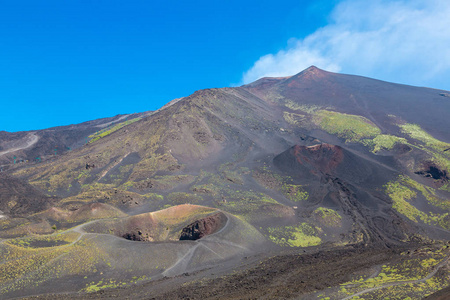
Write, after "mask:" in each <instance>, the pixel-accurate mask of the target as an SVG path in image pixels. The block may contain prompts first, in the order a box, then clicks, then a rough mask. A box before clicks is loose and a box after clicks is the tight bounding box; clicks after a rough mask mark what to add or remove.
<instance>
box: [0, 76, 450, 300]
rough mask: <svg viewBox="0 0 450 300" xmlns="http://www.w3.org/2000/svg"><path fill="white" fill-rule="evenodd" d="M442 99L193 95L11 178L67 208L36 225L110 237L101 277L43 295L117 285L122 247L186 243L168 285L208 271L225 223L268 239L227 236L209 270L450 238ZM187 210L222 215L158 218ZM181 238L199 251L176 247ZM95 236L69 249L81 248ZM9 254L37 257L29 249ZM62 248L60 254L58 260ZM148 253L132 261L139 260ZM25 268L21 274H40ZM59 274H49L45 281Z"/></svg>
mask: <svg viewBox="0 0 450 300" xmlns="http://www.w3.org/2000/svg"><path fill="white" fill-rule="evenodd" d="M443 92H444V91H439V90H433V89H426V88H417V87H410V86H404V85H398V84H392V83H386V82H382V81H378V80H373V79H369V78H364V77H358V76H351V75H342V74H335V73H329V72H325V71H322V70H320V69H317V68H315V67H310V68H308V69H306V70H305V71H303V72H301V73H299V74H297V75H295V76H292V77H287V78H264V79H261V80H259V81H256V82H254V83H252V84H249V85H245V86H242V87H237V88H222V89H208V90H202V91H198V92H195V93H194V94H193V95H190V96H188V97H185V98H181V99H177V100H176V101H173V102H171V103H170V104H169V105H167V106H166V107H164V108H163V109H160V110H159V111H157V112H155V113H154V114H152V115H149V116H145V117H142V119H140V120H137V121H136V122H133V123H132V124H125V126H123V127H121V128H120V129H118V130H115V131H114V132H111V133H109V134H108V135H105V136H102V138H99V139H94V138H93V139H92V140H91V142H90V143H88V144H87V145H85V146H83V147H81V148H78V149H76V150H73V151H70V152H68V153H65V154H64V155H63V156H60V157H56V159H55V160H53V161H48V162H46V163H41V164H36V165H26V164H23V165H21V166H19V167H16V168H15V169H13V170H11V171H10V173H12V175H14V176H16V177H19V178H21V180H26V181H28V182H29V183H30V184H31V185H33V186H34V187H35V188H38V189H40V190H41V191H43V192H44V193H46V194H47V195H49V196H52V197H59V198H60V199H61V200H59V201H58V202H57V203H55V204H54V207H53V208H48V207H46V208H44V207H43V208H42V211H41V212H33V213H32V214H31V213H30V214H29V215H27V216H25V217H26V218H25V220H26V221H27V222H47V224H51V225H53V231H56V232H55V233H54V234H57V231H58V230H64V231H62V232H64V233H66V232H70V233H71V234H73V232H75V233H77V232H78V231H79V230H78V229H79V228H81V227H78V226H83V227H82V228H83V230H86V232H89V233H92V234H95V235H96V237H99V238H100V237H101V238H102V239H103V240H101V241H100V240H99V241H100V242H98V243H97V242H96V244H95V249H97V250H98V251H100V252H102V251H108V253H109V254H108V255H109V256H108V257H110V258H111V259H112V260H110V261H109V262H110V264H111V265H108V264H106V265H105V264H103V265H102V267H101V271H100V272H102V275H104V276H103V277H102V276H100V275H99V270H100V267H98V266H97V265H95V264H94V265H93V266H92V268H90V269H86V270H79V272H78V273H77V272H75V273H71V274H66V273H64V274H62V275H61V280H64V278H69V277H70V278H72V279H71V280H72V281H73V282H76V284H74V285H73V286H70V287H69V286H59V287H58V286H55V285H47V284H43V286H42V289H41V290H40V293H45V292H64V291H65V292H75V291H81V289H80V286H81V285H83V284H84V285H87V287H86V289H84V291H92V290H96V289H101V288H108V287H117V284H115V283H117V282H119V281H120V274H119V273H120V272H119V273H116V272H114V266H115V263H114V262H116V263H118V262H119V261H120V257H121V255H120V253H121V252H120V251H119V250H117V251H116V250H114V248H111V246H110V244H109V243H110V242H111V241H113V240H114V241H116V240H117V241H121V242H120V243H127V245H130V247H137V248H139V249H141V247H143V248H145V247H165V246H164V245H166V243H173V244H176V245H179V246H176V247H180V248H179V249H182V250H180V251H179V252H177V253H178V254H177V255H178V256H177V257H178V259H179V261H178V262H177V263H176V264H175V265H174V264H173V262H174V261H173V260H170V261H171V263H167V264H164V266H162V268H163V270H158V272H161V273H158V272H157V273H158V274H165V275H168V276H175V275H180V274H183V272H186V271H187V270H199V269H201V268H202V264H201V263H196V264H193V263H192V262H200V261H202V254H199V253H198V252H197V251H193V250H192V249H191V248H190V247H191V245H194V244H192V243H195V245H197V244H199V243H203V242H202V240H204V239H211V238H212V237H214V238H215V239H216V240H220V239H222V237H221V235H220V234H219V233H223V232H224V231H222V229H220V228H222V227H221V226H222V225H220V224H222V223H223V219H224V216H226V217H227V218H228V220H235V221H236V222H237V223H236V224H240V225H236V226H237V227H236V226H235V228H236V230H239V229H238V228H247V229H246V232H250V233H251V234H250V235H252V236H254V237H256V238H255V239H252V240H251V241H252V242H251V244H246V242H245V241H246V238H242V237H240V236H239V234H238V232H235V231H233V230H232V228H233V227H226V228H227V232H230V234H234V236H230V237H229V238H228V239H227V240H226V241H225V240H224V242H223V243H221V244H220V245H219V244H217V245H216V246H217V247H216V246H215V247H213V248H211V247H210V248H211V249H212V250H211V251H212V252H211V253H213V252H215V253H217V255H216V256H215V260H214V262H212V263H208V264H206V263H205V265H204V266H203V267H206V266H208V267H211V266H215V268H217V270H220V268H221V267H220V264H218V263H219V262H222V263H223V262H227V261H230V259H231V258H232V257H231V256H229V255H224V254H223V253H222V252H220V251H219V250H218V247H219V248H220V247H222V248H223V251H225V252H227V251H230V253H235V254H236V255H237V256H236V257H239V256H244V255H245V256H251V255H252V254H257V253H260V252H263V254H269V253H271V254H273V253H275V254H276V253H281V252H283V251H284V252H285V251H293V252H295V253H298V252H302V251H306V250H307V251H315V250H318V249H329V248H330V249H331V248H335V247H364V248H373V247H380V248H384V247H391V248H392V247H406V246H408V245H411V244H420V243H430V242H433V240H444V241H445V240H448V239H450V232H449V230H450V222H449V221H450V218H449V216H448V213H449V210H450V203H449V195H450V188H449V183H448V174H449V173H450V151H448V149H449V148H450V144H449V142H450V136H449V135H448V132H449V131H448V130H446V128H447V129H448V128H450V123H449V122H450V121H449V119H448V118H447V115H446V113H445V112H448V111H450V102H449V101H448V99H447V98H446V97H442V96H441V94H442V93H443ZM419 112H420V113H419ZM95 203H100V204H101V205H93V204H95ZM185 204H190V205H194V206H195V207H196V205H199V206H200V207H209V208H207V209H210V210H211V213H212V215H213V216H214V217H212V216H210V215H208V216H202V217H200V215H196V217H195V218H193V219H189V220H187V221H186V223H182V224H181V223H180V224H178V223H176V222H175V223H176V224H177V225H176V224H175V223H170V226H168V225H165V224H166V223H164V222H159V223H158V222H156V221H155V218H154V217H155V214H156V213H151V212H153V211H158V210H161V209H165V208H167V207H171V206H175V207H177V205H185ZM182 207H186V206H182ZM94 210H95V213H94ZM218 210H220V212H219V211H218ZM77 212H79V213H77ZM222 214H223V215H222ZM96 215H98V216H99V217H98V218H101V220H98V221H95V219H96V217H95V216H96ZM5 216H6V217H9V218H6V219H5V220H2V222H7V223H8V224H10V225H8V226H9V227H7V228H8V230H10V231H12V230H15V229H16V231H15V232H23V233H22V235H23V236H24V237H23V239H26V238H27V237H26V232H24V231H20V230H19V229H17V228H15V227H14V224H16V223H14V222H13V221H14V218H12V217H13V216H11V215H7V214H6V215H5ZM75 216H76V217H75ZM205 218H206V219H205ZM84 222H87V223H89V224H86V223H84ZM92 222H95V223H92ZM7 223H4V224H7ZM11 224H12V225H11ZM17 224H19V223H17ZM91 225H92V226H94V225H95V226H94V227H91ZM4 226H6V225H4ZM17 226H19V225H17ZM164 226H166V228H164ZM239 226H241V227H239ZM5 228H6V227H5ZM164 229H165V230H164ZM89 230H92V231H89ZM241 230H242V229H241ZM78 233H79V232H78ZM206 233H211V234H209V235H206ZM182 235H183V236H185V237H189V239H193V237H196V238H198V239H197V240H196V241H194V242H192V241H189V240H188V241H185V240H181V241H174V240H173V239H174V237H181V236H182ZM50 236H53V235H50ZM5 237H7V236H6V235H5ZM15 238H16V239H17V237H16V236H15ZM84 238H85V236H83V239H81V238H80V239H78V238H75V239H73V240H71V241H70V242H69V244H70V247H78V246H83V244H79V243H82V242H83V241H84ZM19 239H20V237H19ZM127 240H128V241H127ZM205 241H206V240H205ZM249 241H250V240H249ZM2 242H3V243H2V244H11V243H12V244H14V245H13V246H14V247H16V248H14V249H15V250H17V251H25V250H24V249H23V248H26V246H24V245H21V244H20V242H18V240H4V241H2ZM131 245H136V246H131ZM142 245H144V246H142ZM170 245H172V244H170ZM227 245H228V246H227ZM255 245H257V247H255ZM205 246H207V247H209V246H208V245H205ZM67 247H69V246H67ZM174 247H175V246H174ZM197 247H200V246H197ZM137 248H136V249H137ZM203 248H205V247H204V246H202V249H203ZM55 249H56V248H55ZM55 249H53V248H52V251H49V252H48V253H49V255H50V253H54V254H53V255H59V254H57V253H58V252H54V250H55ZM105 249H106V250H105ZM164 249H165V248H164ZM174 249H175V248H174ZM177 249H178V248H177ZM196 249H197V248H196ZM205 249H206V248H205ZM233 249H241V250H242V251H237V252H234V250H233ZM288 249H289V250H288ZM27 251H28V250H27ZM127 251H134V250H127ZM140 251H141V250H136V251H134V252H133V255H135V258H136V260H140V253H141V252H140ZM436 251H437V250H436ZM163 252H164V251H163ZM11 253H12V252H11ZM46 253H47V252H46ZM89 253H90V252H89V251H88V252H87V254H86V255H88V256H89V255H91V254H89ZM158 253H159V252H158ZM211 253H209V254H211ZM11 255H12V254H11ZM159 255H161V256H159ZM168 255H169V254H168ZM211 255H212V254H211ZM163 256H164V255H163V254H158V260H164V258H163ZM27 257H28V256H26V255H25V256H21V257H20V258H19V259H18V260H17V261H18V263H20V264H25V265H26V264H29V263H30V262H29V260H28V258H27ZM52 259H53V256H52ZM44 265H45V268H46V269H50V270H53V269H52V268H53V267H52V264H49V263H48V262H43V266H44ZM174 266H177V267H174ZM181 266H182V267H181ZM222 266H223V265H222ZM43 268H44V267H43ZM133 268H134V267H133ZM133 268H131V269H130V270H129V274H130V276H131V275H132V274H133V272H135V274H136V275H135V276H137V277H139V278H140V276H142V274H144V273H145V270H144V269H145V268H146V267H145V266H142V268H143V269H139V270H138V269H136V270H134V269H133ZM136 268H137V266H136ZM152 270H153V269H152ZM147 271H148V272H150V269H148V270H147ZM152 272H153V271H152ZM150 273H151V272H150ZM157 273H155V274H157ZM33 274H34V273H33ZM36 274H37V273H36ZM58 274H59V273H58V272H56V271H54V270H53V271H49V275H48V276H49V277H46V278H59V277H58V276H59V275H58ZM152 274H153V273H152ZM8 276H9V277H8V278H7V279H5V281H3V283H2V286H3V291H5V295H8V296H11V295H19V294H18V293H19V290H20V295H32V294H33V293H36V292H34V286H35V285H36V284H37V285H40V284H41V283H40V282H38V281H37V279H36V278H37V277H33V276H34V275H33V276H31V275H30V276H29V275H28V271H24V272H23V273H21V274H16V273H14V274H11V275H8ZM67 276H69V277H67ZM23 278H27V280H23ZM90 278H95V279H96V280H100V279H102V280H101V281H102V283H99V281H95V280H94V281H92V280H91V281H90ZM152 278H153V277H152ZM143 280H145V281H148V280H149V278H147V277H146V278H144V279H143ZM14 282H21V285H15V284H13V283H14ZM106 282H112V283H111V284H106ZM94 286H95V287H94ZM89 287H91V288H89ZM443 287H445V286H441V285H439V286H437V285H436V286H435V287H434V289H435V290H437V289H440V288H443ZM431 290H432V289H431ZM308 292H310V291H308ZM355 293H356V292H355Z"/></svg>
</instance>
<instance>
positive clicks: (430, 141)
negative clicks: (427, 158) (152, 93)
mask: <svg viewBox="0 0 450 300" xmlns="http://www.w3.org/2000/svg"><path fill="white" fill-rule="evenodd" d="M399 126H400V128H401V129H402V131H403V132H404V133H406V134H408V135H409V136H410V137H412V138H413V139H416V140H418V141H421V142H423V143H425V145H427V146H428V147H430V148H433V149H436V150H439V151H444V150H445V149H448V148H450V144H449V143H445V142H442V141H440V140H438V139H436V138H434V137H433V136H432V135H431V134H429V133H428V132H426V131H425V130H423V129H422V128H421V127H420V126H419V125H417V124H409V123H406V124H401V125H399Z"/></svg>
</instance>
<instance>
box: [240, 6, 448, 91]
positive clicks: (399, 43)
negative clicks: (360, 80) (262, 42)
mask: <svg viewBox="0 0 450 300" xmlns="http://www.w3.org/2000/svg"><path fill="white" fill-rule="evenodd" d="M330 20H331V21H330V24H328V25H327V26H325V27H323V28H320V29H318V30H316V31H315V32H314V33H312V34H310V35H309V36H307V37H305V38H303V39H294V40H292V41H290V42H289V43H288V44H289V45H290V46H289V47H288V48H287V49H285V50H281V51H279V52H278V53H276V54H268V55H265V56H263V57H261V58H260V59H259V60H258V61H256V62H255V64H254V65H253V67H252V68H250V69H249V70H248V71H247V72H245V73H244V74H243V82H244V83H248V82H252V81H254V80H256V79H258V78H261V77H265V76H287V75H293V74H296V73H298V72H300V71H301V70H303V69H305V68H307V67H308V66H310V65H316V66H317V67H319V68H323V69H325V70H329V71H340V72H344V73H352V74H360V75H365V76H370V77H375V78H380V79H383V80H389V81H394V82H402V83H409V84H415V85H430V84H431V85H433V86H435V87H441V88H450V83H449V82H448V78H450V1H447V0H415V1H386V0H376V1H363V0H347V1H342V2H340V3H339V4H338V5H337V6H336V7H335V8H334V10H333V12H332V14H331V16H330Z"/></svg>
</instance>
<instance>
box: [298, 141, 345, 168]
mask: <svg viewBox="0 0 450 300" xmlns="http://www.w3.org/2000/svg"><path fill="white" fill-rule="evenodd" d="M291 151H292V152H291V153H292V155H293V156H294V157H295V158H296V160H297V162H298V163H299V164H300V165H302V166H305V167H306V168H308V169H310V170H311V172H312V173H314V174H317V172H321V173H324V174H330V173H331V172H332V171H333V170H335V169H336V168H337V166H338V165H339V164H340V163H341V162H342V160H343V159H344V152H343V150H342V148H341V147H339V146H335V145H330V144H318V145H314V146H309V147H307V146H299V145H296V146H294V147H293V148H292V150H291Z"/></svg>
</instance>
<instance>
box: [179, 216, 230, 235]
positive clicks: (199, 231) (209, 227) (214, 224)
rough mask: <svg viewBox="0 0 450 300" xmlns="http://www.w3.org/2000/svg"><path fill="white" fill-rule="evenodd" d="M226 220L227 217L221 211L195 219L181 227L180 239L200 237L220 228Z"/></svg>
mask: <svg viewBox="0 0 450 300" xmlns="http://www.w3.org/2000/svg"><path fill="white" fill-rule="evenodd" d="M226 222H227V217H226V216H225V215H224V214H223V213H221V212H219V213H216V214H214V215H210V216H208V217H205V218H203V219H200V220H197V221H195V222H193V223H191V224H189V225H188V226H186V227H184V228H183V230H182V231H181V236H180V241H181V240H192V241H195V240H198V239H201V238H202V237H204V236H207V235H210V234H213V233H215V232H217V231H219V230H220V229H222V228H223V227H224V226H225V224H226Z"/></svg>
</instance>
